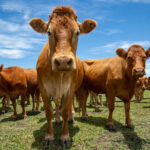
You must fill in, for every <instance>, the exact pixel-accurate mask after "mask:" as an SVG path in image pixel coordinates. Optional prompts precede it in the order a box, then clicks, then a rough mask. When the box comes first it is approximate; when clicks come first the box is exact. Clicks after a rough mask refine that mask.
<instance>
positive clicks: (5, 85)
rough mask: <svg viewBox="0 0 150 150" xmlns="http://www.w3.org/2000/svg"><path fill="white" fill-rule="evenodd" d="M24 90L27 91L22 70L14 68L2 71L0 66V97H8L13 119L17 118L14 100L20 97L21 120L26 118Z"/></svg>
mask: <svg viewBox="0 0 150 150" xmlns="http://www.w3.org/2000/svg"><path fill="white" fill-rule="evenodd" d="M26 89H27V83H26V75H25V73H24V70H23V69H22V68H20V67H17V66H16V67H8V68H4V69H3V65H1V67H0V95H2V96H5V97H10V99H11V101H12V104H13V108H14V115H13V118H16V117H17V111H16V98H18V97H19V96H20V95H21V106H22V114H23V118H24V117H26V111H25V98H26Z"/></svg>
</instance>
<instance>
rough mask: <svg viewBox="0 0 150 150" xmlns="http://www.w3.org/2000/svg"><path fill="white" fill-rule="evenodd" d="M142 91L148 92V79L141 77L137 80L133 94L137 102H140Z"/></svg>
mask: <svg viewBox="0 0 150 150" xmlns="http://www.w3.org/2000/svg"><path fill="white" fill-rule="evenodd" d="M144 90H150V77H143V78H139V79H138V80H137V82H136V86H135V93H134V94H135V99H136V101H137V102H140V101H141V100H142V98H143V93H144Z"/></svg>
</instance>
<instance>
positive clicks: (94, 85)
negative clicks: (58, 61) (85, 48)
mask: <svg viewBox="0 0 150 150" xmlns="http://www.w3.org/2000/svg"><path fill="white" fill-rule="evenodd" d="M116 52H117V54H118V55H119V56H116V57H113V58H106V59H96V60H84V61H82V62H83V66H84V79H83V80H84V81H83V85H82V87H81V89H80V94H79V95H82V97H83V98H82V97H81V99H82V100H83V101H86V99H87V96H85V94H83V93H86V92H85V90H86V89H87V90H91V91H93V92H96V93H106V97H107V102H108V105H109V117H108V123H107V125H108V126H109V127H110V128H111V127H113V121H112V113H113V110H114V101H115V97H119V98H120V99H122V100H123V101H124V104H125V112H126V123H127V125H128V126H129V127H133V125H132V122H131V120H130V116H129V110H130V100H131V98H132V96H133V94H134V88H135V83H136V80H137V79H138V77H140V76H142V75H144V72H145V57H147V58H148V57H149V55H148V54H149V50H147V51H145V50H144V49H143V48H142V47H141V46H139V45H133V46H131V47H130V48H129V49H128V51H127V52H126V51H124V50H123V49H117V51H116ZM129 57H130V58H129ZM139 68H140V69H139ZM141 68H142V69H141ZM143 68H144V69H143ZM135 69H137V72H136V71H135ZM82 103H83V104H84V107H82V111H83V112H82V117H85V118H86V116H87V113H86V107H85V106H86V105H85V103H86V102H82Z"/></svg>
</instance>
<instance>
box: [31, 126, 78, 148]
mask: <svg viewBox="0 0 150 150" xmlns="http://www.w3.org/2000/svg"><path fill="white" fill-rule="evenodd" d="M53 128H54V138H55V141H54V146H53V147H52V148H51V150H60V149H62V147H61V144H60V136H61V129H62V124H61V125H58V126H56V125H54V123H53ZM79 130H80V129H79V127H75V126H74V125H72V124H69V134H70V137H71V140H72V138H73V136H75V134H76V133H77V132H79ZM45 133H46V123H45V124H44V125H43V126H42V127H41V128H40V129H39V130H35V131H34V132H33V136H34V138H35V142H34V143H32V145H31V147H32V148H38V149H42V150H45V149H44V146H43V144H42V143H43V140H44V137H45ZM72 142H73V141H72ZM46 150H47V149H46Z"/></svg>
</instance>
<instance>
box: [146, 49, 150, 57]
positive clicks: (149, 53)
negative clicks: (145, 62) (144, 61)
mask: <svg viewBox="0 0 150 150" xmlns="http://www.w3.org/2000/svg"><path fill="white" fill-rule="evenodd" d="M146 56H147V58H149V57H150V48H148V50H146Z"/></svg>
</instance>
